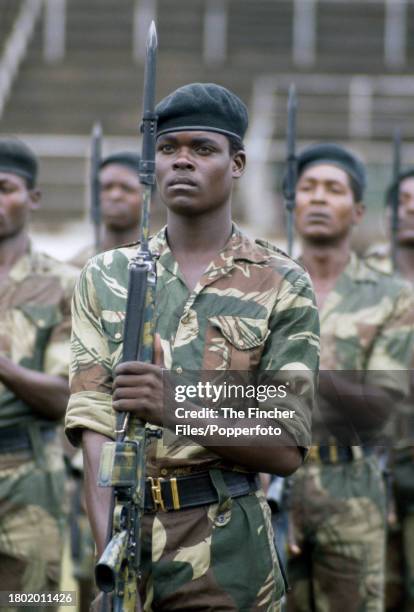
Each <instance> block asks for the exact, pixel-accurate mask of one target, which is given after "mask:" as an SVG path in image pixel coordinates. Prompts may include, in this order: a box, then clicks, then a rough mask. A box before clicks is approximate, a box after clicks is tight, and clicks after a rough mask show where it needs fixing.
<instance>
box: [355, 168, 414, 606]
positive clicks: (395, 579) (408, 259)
mask: <svg viewBox="0 0 414 612" xmlns="http://www.w3.org/2000/svg"><path fill="white" fill-rule="evenodd" d="M396 195H397V196H398V231H397V235H396V236H395V243H396V272H397V273H399V274H400V276H401V277H403V278H405V279H406V280H407V281H408V282H410V283H411V285H412V286H414V168H408V169H406V170H404V171H403V172H401V173H400V175H399V176H398V179H397V180H396V181H394V182H393V183H392V185H391V186H390V187H389V189H388V191H387V194H386V204H387V211H388V212H389V209H390V206H391V205H392V200H393V198H394V197H395V196H396ZM366 261H367V263H368V264H369V265H370V266H372V267H374V268H377V269H380V270H382V271H385V272H388V273H392V271H393V266H392V258H391V249H390V246H389V245H387V246H385V247H383V248H380V249H376V250H373V251H371V252H370V253H369V254H368V256H367V258H366ZM413 398H414V376H413V372H412V370H411V392H410V398H409V399H408V400H407V401H406V402H405V403H404V405H403V406H402V407H401V414H400V418H399V419H398V423H397V427H396V439H397V440H398V447H397V448H395V449H394V451H393V453H392V464H391V469H392V482H393V491H394V497H395V502H396V508H395V509H396V512H397V520H398V523H397V524H396V523H395V520H394V522H393V523H392V524H391V528H392V529H391V530H390V540H389V542H388V543H387V553H388V554H389V556H390V566H391V567H389V568H387V609H390V610H394V609H404V610H405V611H406V612H412V611H413V610H414V555H413V550H414V448H413V439H414V422H413V421H414V418H413V417H414V415H413ZM394 516H395V515H394ZM391 561H393V563H392V562H391ZM394 565H395V566H396V567H395V568H394ZM401 565H402V567H401ZM388 569H389V572H388ZM401 569H402V571H401ZM401 580H402V583H403V584H402V585H401V586H402V588H400V589H393V588H392V587H393V586H395V587H398V585H399V583H400V581H401ZM400 591H402V593H400ZM399 595H401V596H400V597H399ZM388 604H389V605H388Z"/></svg>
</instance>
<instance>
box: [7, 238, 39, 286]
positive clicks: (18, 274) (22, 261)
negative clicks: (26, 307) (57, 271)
mask: <svg viewBox="0 0 414 612" xmlns="http://www.w3.org/2000/svg"><path fill="white" fill-rule="evenodd" d="M32 272H33V245H32V242H31V241H30V240H29V243H28V247H27V251H26V252H25V253H24V254H23V255H22V256H21V257H19V259H18V260H17V261H16V263H15V264H14V265H13V267H12V268H11V269H10V272H9V278H10V279H11V280H12V281H14V282H16V283H19V282H21V281H23V280H24V279H25V278H26V277H28V276H29V275H30V274H31V273H32Z"/></svg>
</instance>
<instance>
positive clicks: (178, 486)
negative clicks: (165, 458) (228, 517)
mask: <svg viewBox="0 0 414 612" xmlns="http://www.w3.org/2000/svg"><path fill="white" fill-rule="evenodd" d="M222 474H223V479H224V482H225V483H226V487H227V490H228V492H229V495H230V496H231V497H241V496H242V495H248V493H251V492H253V491H257V489H258V488H259V484H258V476H257V474H242V473H240V472H225V471H222ZM217 501H218V495H217V492H216V489H215V488H214V486H213V483H212V481H211V478H210V475H209V473H208V472H201V473H199V474H190V475H188V476H178V477H177V478H147V479H146V482H145V504H144V507H145V511H146V512H155V511H156V510H164V511H168V510H180V509H181V508H195V507H196V506H205V505H207V504H214V503H216V502H217Z"/></svg>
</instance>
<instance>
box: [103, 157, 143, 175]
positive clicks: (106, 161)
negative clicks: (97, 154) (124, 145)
mask: <svg viewBox="0 0 414 612" xmlns="http://www.w3.org/2000/svg"><path fill="white" fill-rule="evenodd" d="M140 160H141V157H140V156H139V155H138V153H134V152H133V151H120V152H119V153H112V154H111V155H108V156H107V157H104V158H103V160H102V161H101V163H100V165H99V167H100V169H101V170H102V168H105V166H109V165H110V164H117V165H119V166H126V167H127V168H129V169H130V170H133V171H134V172H135V174H136V175H137V176H138V171H139V162H140Z"/></svg>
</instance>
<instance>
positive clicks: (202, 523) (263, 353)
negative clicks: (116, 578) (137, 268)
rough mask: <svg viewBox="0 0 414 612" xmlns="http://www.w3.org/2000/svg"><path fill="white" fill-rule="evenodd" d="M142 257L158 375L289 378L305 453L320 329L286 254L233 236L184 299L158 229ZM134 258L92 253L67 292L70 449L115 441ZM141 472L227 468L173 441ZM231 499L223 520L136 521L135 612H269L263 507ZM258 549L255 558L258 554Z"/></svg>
mask: <svg viewBox="0 0 414 612" xmlns="http://www.w3.org/2000/svg"><path fill="white" fill-rule="evenodd" d="M150 248H151V250H152V252H156V253H158V254H159V258H158V261H157V273H158V282H157V299H156V331H157V332H158V333H159V334H160V337H161V343H162V347H163V351H164V363H165V367H166V368H167V369H174V370H176V371H177V372H178V373H179V372H180V371H183V370H184V369H188V370H226V369H235V370H251V369H255V368H261V369H263V370H265V369H267V370H271V369H273V370H279V369H285V370H287V371H289V370H291V371H293V370H295V371H296V370H297V372H298V374H297V377H296V378H297V381H298V385H301V390H302V391H301V392H302V394H303V396H304V398H306V400H307V401H306V402H304V404H303V406H304V409H303V411H302V412H300V411H299V413H298V415H297V419H296V421H295V422H293V421H292V422H291V423H290V429H289V432H290V433H291V435H292V437H293V439H294V440H299V441H300V442H299V443H298V444H300V445H304V446H306V445H308V444H309V442H310V436H309V434H310V410H309V405H312V401H313V393H314V382H315V372H316V370H317V367H318V353H319V339H318V331H319V326H318V314H317V309H316V307H315V303H314V296H313V292H312V289H311V286H310V282H309V279H308V276H307V275H306V273H305V272H304V271H303V270H302V269H301V268H300V267H299V266H298V265H296V264H295V263H294V262H292V261H291V260H290V259H289V258H288V257H287V256H286V255H284V254H282V253H281V252H279V251H278V250H275V249H274V248H273V247H270V246H268V245H265V244H255V243H254V242H252V241H251V240H249V239H248V238H247V237H246V236H244V235H243V234H241V233H240V231H239V230H238V229H237V228H234V231H233V234H232V236H231V238H230V240H229V242H228V244H227V245H226V247H225V248H224V249H223V250H222V251H221V252H220V253H219V255H218V256H217V257H216V259H215V260H214V261H213V262H211V264H210V265H209V266H208V267H207V269H206V271H205V273H204V274H203V276H202V277H201V279H200V281H199V283H198V284H197V286H196V288H195V289H194V291H192V292H189V291H188V288H187V287H186V285H185V282H184V280H183V277H182V276H181V274H180V270H179V268H178V265H177V263H176V261H175V260H174V258H173V255H172V253H171V251H170V249H169V247H168V244H167V242H166V239H165V230H162V231H161V232H159V233H158V234H157V235H156V236H155V237H154V238H152V240H151V242H150ZM135 252H136V247H133V248H121V249H117V250H114V251H109V252H106V253H103V254H101V255H98V256H97V257H95V258H94V259H92V260H91V261H90V262H89V264H88V265H87V266H86V267H85V268H84V270H83V272H82V275H81V278H80V282H79V284H78V287H77V291H76V292H75V296H74V302H73V336H72V366H71V391H72V396H71V399H70V402H69V406H68V411H67V416H66V432H67V434H68V436H69V437H70V439H71V440H72V441H73V442H75V443H79V440H80V436H81V433H82V430H83V429H90V430H93V431H95V432H97V433H101V434H103V435H105V436H107V437H109V438H113V437H114V428H115V415H114V411H113V410H112V405H111V392H112V380H113V369H114V368H115V366H116V365H117V364H118V362H119V361H120V358H121V354H122V337H123V321H124V317H125V307H126V296H127V283H128V261H129V259H130V258H131V257H132V256H134V255H135ZM294 382H295V380H294V379H293V383H294ZM295 408H297V406H296V405H295ZM146 467H147V475H148V476H154V477H158V476H164V477H165V476H178V475H181V474H187V473H190V472H193V471H201V470H202V471H204V470H210V469H211V468H217V467H219V468H225V469H230V470H231V469H236V466H233V465H231V464H230V463H229V462H225V461H224V460H222V459H220V457H219V456H218V455H216V454H215V453H213V452H212V451H211V450H209V449H207V448H204V447H202V446H200V445H196V444H194V445H191V446H189V445H188V444H186V443H185V440H184V439H182V438H180V437H177V436H174V435H173V434H171V433H170V434H169V436H168V443H164V442H163V440H154V439H152V440H151V442H150V444H149V446H148V450H147V466H146ZM233 502H234V503H233V509H232V510H231V511H228V513H227V515H226V516H224V518H223V519H219V518H218V516H217V517H216V514H217V512H218V511H217V507H215V506H214V505H213V506H210V507H208V506H207V507H201V508H196V509H194V510H180V511H176V512H172V513H161V512H159V513H157V514H156V516H155V517H149V516H146V517H145V525H147V527H146V529H147V531H146V533H147V535H146V538H147V540H146V543H145V542H144V546H145V547H146V549H147V551H148V552H147V555H150V551H151V558H152V561H151V563H150V562H149V561H148V560H147V574H148V575H147V578H146V582H145V593H144V600H147V601H148V603H147V604H146V607H145V610H151V609H152V607H151V606H153V605H154V606H155V608H154V609H157V610H164V609H165V610H175V609H177V610H178V609H180V610H185V609H188V610H192V611H196V610H197V609H200V610H201V609H206V601H208V602H209V603H210V609H216V610H223V611H224V610H246V611H247V610H269V611H272V612H273V611H274V610H278V606H279V604H278V603H277V602H278V600H279V599H280V597H281V595H282V591H283V588H282V582H281V580H282V579H281V575H280V572H279V568H278V564H277V560H276V557H275V552H274V549H273V545H272V543H271V541H272V538H271V537H270V538H269V533H270V531H269V529H270V527H269V526H270V521H269V519H268V511H267V510H266V511H265V510H264V508H267V506H266V505H265V504H264V503H263V502H262V501H261V498H260V499H259V498H258V497H257V496H256V495H248V496H246V497H244V498H238V499H237V500H233ZM219 514H220V512H219ZM214 521H216V523H215V522H214ZM217 521H218V522H217ZM220 521H223V522H222V523H221V522H220ZM263 549H265V550H266V555H264V556H263V557H262V556H261V555H259V554H258V551H260V550H263ZM253 558H254V559H255V561H254V563H253V562H252V559H253ZM148 563H150V565H148ZM255 568H257V572H256V569H255ZM170 585H171V586H170ZM199 601H200V604H198V602H199ZM217 602H220V603H217ZM198 605H200V607H199V608H198V607H197V606H198Z"/></svg>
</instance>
